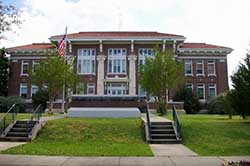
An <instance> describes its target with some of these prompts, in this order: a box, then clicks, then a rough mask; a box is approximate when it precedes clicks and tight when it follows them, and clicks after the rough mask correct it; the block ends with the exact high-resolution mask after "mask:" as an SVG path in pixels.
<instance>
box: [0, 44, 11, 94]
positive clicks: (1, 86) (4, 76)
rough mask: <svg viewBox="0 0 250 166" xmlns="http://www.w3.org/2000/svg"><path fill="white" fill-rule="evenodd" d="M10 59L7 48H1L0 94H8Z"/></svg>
mask: <svg viewBox="0 0 250 166" xmlns="http://www.w3.org/2000/svg"><path fill="white" fill-rule="evenodd" d="M8 69H9V60H8V58H7V57H6V54H5V49H4V48H3V49H0V96H7V95H8V78H9V72H8Z"/></svg>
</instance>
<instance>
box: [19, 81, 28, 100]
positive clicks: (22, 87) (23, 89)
mask: <svg viewBox="0 0 250 166" xmlns="http://www.w3.org/2000/svg"><path fill="white" fill-rule="evenodd" d="M27 92H28V91H27V84H26V83H22V84H20V96H21V97H22V98H27V97H28V96H27Z"/></svg>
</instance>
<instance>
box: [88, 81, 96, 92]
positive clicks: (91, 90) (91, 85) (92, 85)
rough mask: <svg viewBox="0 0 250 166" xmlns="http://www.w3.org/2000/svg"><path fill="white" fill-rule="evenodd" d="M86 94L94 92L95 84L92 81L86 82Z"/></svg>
mask: <svg viewBox="0 0 250 166" xmlns="http://www.w3.org/2000/svg"><path fill="white" fill-rule="evenodd" d="M87 94H95V84H94V83H88V84H87Z"/></svg>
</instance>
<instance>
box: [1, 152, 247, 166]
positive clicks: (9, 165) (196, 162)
mask: <svg viewBox="0 0 250 166" xmlns="http://www.w3.org/2000/svg"><path fill="white" fill-rule="evenodd" d="M241 160H247V161H250V156H245V157H244V156H243V157H66V156H24V155H0V166H24V165H25V166H26V165H32V166H69V165H70V166H85V165H88V166H94V165H98V166H100V165H102V166H129V165H130V166H133V165H136V166H221V165H222V164H223V163H227V162H228V161H241Z"/></svg>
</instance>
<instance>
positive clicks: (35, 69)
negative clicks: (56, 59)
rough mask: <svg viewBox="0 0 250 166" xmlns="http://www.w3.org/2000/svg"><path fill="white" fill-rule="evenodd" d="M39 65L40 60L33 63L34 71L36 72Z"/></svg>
mask: <svg viewBox="0 0 250 166" xmlns="http://www.w3.org/2000/svg"><path fill="white" fill-rule="evenodd" d="M38 67H39V62H38V61H33V64H32V70H33V72H36V71H37V69H38Z"/></svg>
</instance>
